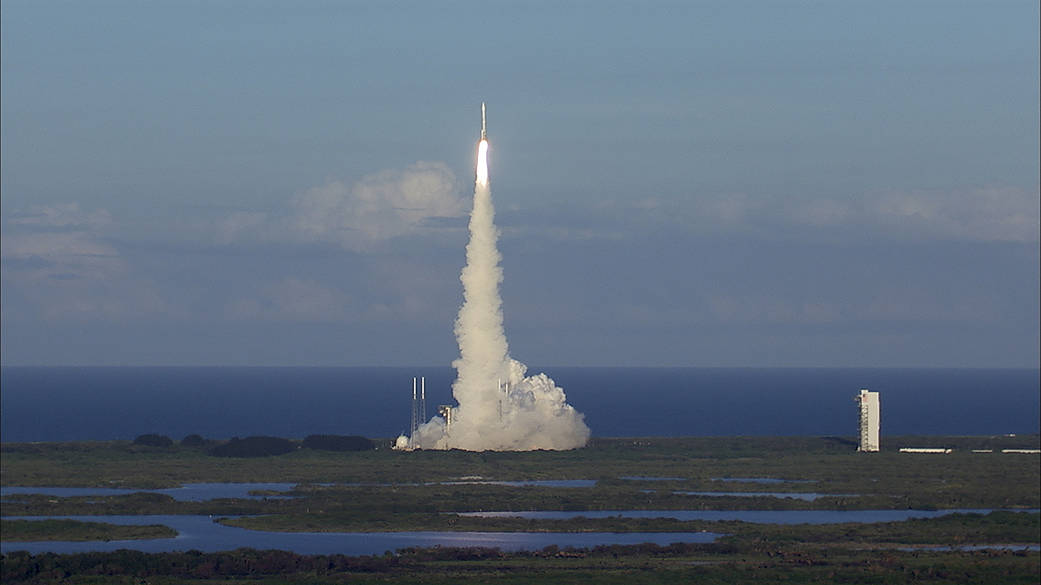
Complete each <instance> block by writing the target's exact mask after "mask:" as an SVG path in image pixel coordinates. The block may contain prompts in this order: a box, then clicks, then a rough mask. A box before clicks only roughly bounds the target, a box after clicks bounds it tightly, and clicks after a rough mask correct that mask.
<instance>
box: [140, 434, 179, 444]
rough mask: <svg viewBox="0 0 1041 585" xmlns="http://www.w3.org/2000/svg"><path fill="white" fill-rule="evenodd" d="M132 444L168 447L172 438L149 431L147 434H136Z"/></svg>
mask: <svg viewBox="0 0 1041 585" xmlns="http://www.w3.org/2000/svg"><path fill="white" fill-rule="evenodd" d="M134 444H135V445H145V446H147V447H169V446H170V445H173V439H171V438H170V437H167V436H165V435H156V434H151V433H150V434H147V435H138V437H137V438H136V439H134Z"/></svg>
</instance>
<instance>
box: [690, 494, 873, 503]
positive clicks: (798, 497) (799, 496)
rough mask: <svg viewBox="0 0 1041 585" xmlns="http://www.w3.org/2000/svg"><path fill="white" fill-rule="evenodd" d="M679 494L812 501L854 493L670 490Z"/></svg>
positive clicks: (847, 495)
mask: <svg viewBox="0 0 1041 585" xmlns="http://www.w3.org/2000/svg"><path fill="white" fill-rule="evenodd" d="M672 493H674V494H677V495H680V496H717V497H722V496H735V497H739V498H754V497H770V498H793V499H796V500H805V501H807V502H812V501H814V500H816V499H817V498H855V497H857V496H856V494H817V493H795V492H672Z"/></svg>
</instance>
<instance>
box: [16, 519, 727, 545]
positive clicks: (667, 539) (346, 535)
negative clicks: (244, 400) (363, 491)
mask: <svg viewBox="0 0 1041 585" xmlns="http://www.w3.org/2000/svg"><path fill="white" fill-rule="evenodd" d="M47 518H67V519H72V520H80V521H83V522H107V523H110V524H122V525H149V524H162V525H165V526H169V527H170V528H173V529H174V530H176V531H177V537H175V538H157V539H151V540H121V541H110V542H103V541H89V542H58V541H55V542H4V543H2V544H0V550H2V552H3V553H4V554H7V553H9V552H12V551H16V550H24V551H29V552H31V553H33V554H37V553H44V552H53V553H76V552H105V551H114V550H119V549H130V550H139V551H143V552H172V551H187V550H199V551H202V552H217V551H225V550H234V549H237V548H243V547H249V548H255V549H258V550H265V549H278V550H287V551H291V552H295V553H298V554H345V555H378V554H383V553H384V552H386V551H395V550H398V549H401V548H408V547H432V546H458V547H473V546H481V547H494V548H499V549H502V550H505V551H516V550H537V549H541V548H545V547H547V546H550V545H556V546H559V547H568V546H572V547H593V546H598V545H603V544H640V543H644V542H651V543H655V544H661V545H665V544H671V543H673V542H712V541H714V540H715V539H716V538H718V537H719V535H718V534H716V533H712V532H634V533H608V532H586V533H569V532H261V531H258V530H247V529H245V528H237V527H234V526H225V525H223V524H218V523H217V522H215V521H214V520H215V519H214V518H211V517H209V516H170V515H154V516H49V517H46V518H45V517H40V516H26V517H8V518H5V519H7V520H18V519H27V520H44V519H47Z"/></svg>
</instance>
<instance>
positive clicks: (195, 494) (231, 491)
mask: <svg viewBox="0 0 1041 585" xmlns="http://www.w3.org/2000/svg"><path fill="white" fill-rule="evenodd" d="M295 485H296V484H293V483H186V484H184V485H183V486H181V487H175V488H163V489H157V490H148V489H125V488H80V487H3V488H0V497H5V498H6V497H7V496H13V495H26V494H41V495H45V496H58V497H60V498H71V497H75V496H125V495H128V494H136V493H140V492H146V493H152V494H166V495H168V496H170V497H172V498H173V499H175V500H177V501H180V502H206V501H209V500H216V499H220V498H246V499H262V498H271V497H289V496H288V495H286V496H254V495H250V493H249V492H252V491H272V492H288V491H289V490H291V489H293V486H295Z"/></svg>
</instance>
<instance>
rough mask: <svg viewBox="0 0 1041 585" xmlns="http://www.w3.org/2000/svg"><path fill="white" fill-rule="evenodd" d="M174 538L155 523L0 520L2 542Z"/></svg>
mask: <svg viewBox="0 0 1041 585" xmlns="http://www.w3.org/2000/svg"><path fill="white" fill-rule="evenodd" d="M175 536H177V531H175V530H173V529H171V528H169V527H167V526H160V525H155V524H153V525H148V526H119V525H116V524H108V523H105V522H80V521H77V520H0V540H3V541H4V542H28V541H46V540H66V541H88V540H103V541H107V540H139V539H148V538H173V537H175Z"/></svg>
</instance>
